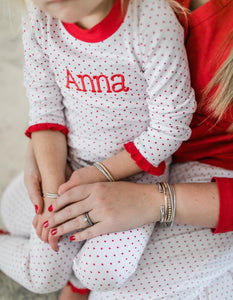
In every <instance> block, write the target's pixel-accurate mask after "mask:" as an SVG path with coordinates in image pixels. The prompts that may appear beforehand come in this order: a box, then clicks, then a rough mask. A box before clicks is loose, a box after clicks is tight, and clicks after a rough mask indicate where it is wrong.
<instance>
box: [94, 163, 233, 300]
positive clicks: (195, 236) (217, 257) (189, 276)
mask: <svg viewBox="0 0 233 300" xmlns="http://www.w3.org/2000/svg"><path fill="white" fill-rule="evenodd" d="M213 176H216V177H233V171H227V170H223V169H221V168H215V167H213V166H209V165H206V164H200V163H198V162H190V163H185V164H177V165H174V166H173V168H172V170H171V175H170V181H171V182H172V183H177V182H209V181H210V180H211V178H212V177H213ZM187 201H189V199H187ZM122 299H133V300H148V299H153V300H158V299H166V300H230V299H233V233H232V232H228V233H224V234H215V235H214V234H212V232H211V230H210V229H206V228H201V227H197V226H190V225H181V224H176V223H175V224H174V225H173V227H172V228H161V227H158V226H156V227H155V229H154V231H153V233H152V235H151V238H150V240H149V242H148V244H147V246H146V248H145V251H144V253H143V255H142V257H141V259H140V261H139V264H138V268H137V270H136V272H135V273H134V274H133V275H132V276H131V277H130V278H129V279H128V281H127V282H126V283H125V284H124V285H123V286H122V287H121V288H120V289H115V290H113V291H106V292H101V291H92V292H91V293H90V296H89V300H122Z"/></svg>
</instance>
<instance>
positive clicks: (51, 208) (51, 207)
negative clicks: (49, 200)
mask: <svg viewBox="0 0 233 300" xmlns="http://www.w3.org/2000/svg"><path fill="white" fill-rule="evenodd" d="M48 211H49V212H51V211H53V206H52V204H51V205H50V206H49V207H48Z"/></svg>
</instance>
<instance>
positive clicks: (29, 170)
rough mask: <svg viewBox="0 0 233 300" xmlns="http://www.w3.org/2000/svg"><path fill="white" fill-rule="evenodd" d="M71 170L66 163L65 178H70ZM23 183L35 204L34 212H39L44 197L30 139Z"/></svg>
mask: <svg viewBox="0 0 233 300" xmlns="http://www.w3.org/2000/svg"><path fill="white" fill-rule="evenodd" d="M71 174H72V170H71V167H70V165H69V164H68V163H67V165H66V180H69V179H70V176H71ZM24 183H25V186H26V188H27V191H28V194H29V198H30V200H31V202H32V204H33V205H34V206H35V212H36V213H37V214H41V213H42V212H43V208H44V199H43V197H42V179H41V175H40V171H39V168H38V165H37V162H36V158H35V153H34V151H33V148H32V142H31V140H30V141H29V143H28V147H27V152H26V159H25V166H24Z"/></svg>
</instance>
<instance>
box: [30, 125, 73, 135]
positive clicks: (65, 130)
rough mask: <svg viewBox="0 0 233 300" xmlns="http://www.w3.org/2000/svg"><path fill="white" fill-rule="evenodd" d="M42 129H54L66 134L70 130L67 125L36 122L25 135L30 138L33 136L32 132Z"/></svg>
mask: <svg viewBox="0 0 233 300" xmlns="http://www.w3.org/2000/svg"><path fill="white" fill-rule="evenodd" d="M41 130H54V131H61V132H62V133H64V134H65V135H67V134H68V133H69V130H68V128H67V127H65V126H63V125H60V124H54V123H41V124H35V125H32V126H30V127H29V128H28V129H27V130H26V132H25V135H26V136H27V137H29V138H31V134H32V132H35V131H41Z"/></svg>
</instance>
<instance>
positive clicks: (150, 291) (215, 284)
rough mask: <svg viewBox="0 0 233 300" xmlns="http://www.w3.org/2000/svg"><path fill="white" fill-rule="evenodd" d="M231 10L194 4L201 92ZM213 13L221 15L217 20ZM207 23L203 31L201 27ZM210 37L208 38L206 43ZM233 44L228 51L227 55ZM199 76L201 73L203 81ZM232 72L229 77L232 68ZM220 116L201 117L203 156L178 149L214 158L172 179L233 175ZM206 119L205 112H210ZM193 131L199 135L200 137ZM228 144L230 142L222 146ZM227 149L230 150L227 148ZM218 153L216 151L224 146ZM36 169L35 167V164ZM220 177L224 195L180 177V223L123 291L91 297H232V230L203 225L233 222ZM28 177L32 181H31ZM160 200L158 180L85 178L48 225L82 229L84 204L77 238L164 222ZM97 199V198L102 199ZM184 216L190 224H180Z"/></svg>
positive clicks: (192, 33) (163, 232)
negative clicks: (88, 181) (148, 182)
mask: <svg viewBox="0 0 233 300" xmlns="http://www.w3.org/2000/svg"><path fill="white" fill-rule="evenodd" d="M201 2H202V1H201ZM195 3H197V1H194V4H195ZM201 4H202V3H201ZM231 12H232V1H229V0H228V1H209V2H208V3H206V4H205V5H204V6H202V7H201V8H199V9H197V10H196V12H195V11H194V12H193V13H192V14H191V15H190V17H189V21H190V28H189V39H188V41H187V50H188V52H189V50H190V49H192V51H191V52H192V53H190V52H189V57H190V66H191V71H192V72H191V73H192V75H193V85H194V87H195V89H196V92H197V97H198V98H199V99H200V95H201V90H202V88H203V86H204V87H205V86H206V85H207V83H208V82H209V80H210V77H211V76H212V75H213V74H214V73H215V70H216V66H215V69H214V70H212V72H210V70H211V69H210V68H209V66H208V65H206V64H204V63H203V62H206V61H208V59H207V58H209V56H208V55H210V57H211V58H212V60H211V63H213V58H214V57H215V56H214V55H213V53H217V52H218V51H217V50H219V49H218V46H219V45H220V44H221V45H223V43H224V42H225V40H226V38H228V39H229V40H230V41H232V36H231V35H230V33H231V31H232V27H233V24H232V20H231V18H229V15H228V14H229V13H231ZM214 16H215V17H216V18H217V20H218V22H216V19H215V18H214ZM227 16H228V17H227ZM201 21H202V22H201ZM204 21H205V22H204ZM220 21H221V22H220ZM224 22H225V23H224ZM197 23H199V24H197ZM206 24H208V26H206ZM223 24H225V25H226V26H225V27H224V28H225V29H226V30H225V31H224V34H222V32H221V34H219V33H220V31H219V30H217V31H216V30H215V26H220V25H221V28H222V26H224V25H223ZM197 25H198V26H197ZM205 29H206V31H204V30H205ZM211 29H212V30H211ZM199 30H200V31H199ZM198 31H199V32H198ZM200 32H202V35H200ZM217 33H218V34H217ZM197 34H198V35H197ZM202 37H203V38H202ZM207 37H208V38H207ZM210 37H211V38H210ZM199 39H200V42H201V44H202V46H203V47H202V51H204V50H206V52H203V55H202V56H197V53H196V49H195V47H199V44H196V41H197V40H199ZM194 41H195V43H194ZM205 41H206V44H205V43H204V42H205ZM210 41H213V44H212V47H211V48H209V47H207V46H208V43H210ZM214 42H215V43H214ZM220 42H221V43H220ZM190 44H192V45H190ZM204 46H206V47H204ZM226 47H227V48H226V49H228V52H224V54H223V55H222V56H220V57H219V58H218V60H220V61H219V64H221V65H222V64H223V61H226V57H229V58H230V59H229V63H230V62H232V51H231V48H232V44H228V45H226ZM210 50H211V51H210ZM230 51H231V54H229V53H230ZM226 62H227V61H226ZM228 65H229V64H228ZM212 66H213V64H212ZM207 67H208V68H207ZM231 70H232V69H231ZM220 71H221V69H220ZM223 71H224V69H223ZM204 72H206V73H207V74H208V76H207V77H204V78H203V73H204ZM204 74H205V73H204ZM198 76H199V77H198ZM199 78H200V79H201V80H198V79H199ZM230 78H232V74H231V76H230ZM204 112H205V114H206V110H205V109H204V108H203V106H202V109H201V110H199V111H198V114H197V116H196V117H195V118H194V122H193V132H194V134H193V136H192V137H193V139H191V141H195V140H194V138H195V137H196V138H197V139H198V140H200V132H197V130H195V129H196V128H197V129H198V128H200V127H199V126H200V119H199V118H200V116H202V114H201V113H203V115H204ZM218 116H219V115H218ZM220 117H221V120H220V122H219V123H217V125H216V127H215V126H214V125H215V123H216V122H215V121H217V119H218V117H217V118H216V119H215V121H214V122H213V121H212V122H209V123H205V124H204V125H203V119H201V121H202V123H201V124H202V125H203V126H204V127H202V130H203V128H205V129H206V128H207V129H208V127H207V125H206V124H211V129H212V130H210V132H209V131H206V136H205V138H204V140H208V138H210V140H209V143H208V146H210V148H207V151H206V152H205V153H203V152H202V156H200V157H198V158H196V157H195V158H194V156H190V157H187V155H188V154H189V151H190V148H189V149H188V150H186V149H187V147H188V145H189V144H187V146H186V145H185V146H184V148H183V149H182V148H181V149H180V152H178V154H177V160H178V161H180V160H181V158H182V156H183V155H182V151H183V153H186V160H189V159H192V160H199V161H201V160H202V157H203V158H204V159H205V160H204V161H205V162H207V163H208V164H209V165H207V164H205V165H203V164H200V163H197V164H196V163H195V164H191V165H190V164H180V165H179V166H178V167H175V168H174V170H173V171H172V174H171V179H172V181H173V182H175V181H186V182H189V181H193V182H195V181H196V182H201V181H208V182H209V181H210V180H211V178H212V177H213V176H216V177H218V176H219V177H223V176H225V177H233V172H232V167H231V166H230V165H229V166H226V163H224V162H226V161H227V163H230V162H231V161H230V160H229V162H228V160H227V158H228V159H229V158H232V149H231V148H230V147H231V144H232V134H231V133H230V132H231V127H230V124H231V123H232V122H229V114H228V119H227V118H226V117H225V119H224V116H221V114H220ZM204 119H206V116H205V118H204ZM208 121H209V120H208ZM209 127H210V126H209ZM215 132H217V134H218V136H221V137H222V139H221V142H222V144H221V145H220V148H221V149H222V148H224V149H225V150H226V154H228V157H227V155H225V157H223V158H222V160H220V159H219V156H218V155H216V153H210V152H209V150H210V149H212V147H213V145H214V143H213V141H214V142H215V143H216V138H213V136H211V134H214V133H215ZM198 133H199V134H198ZM195 134H196V135H197V136H195ZM211 137H212V139H211ZM214 137H216V136H214ZM217 141H218V140H217ZM227 141H228V143H227ZM211 142H212V143H211ZM191 145H192V147H193V146H196V145H197V147H196V149H195V152H196V153H197V149H200V143H199V144H195V143H193V144H191ZM226 145H227V147H228V148H227V147H225V146H226ZM185 147H186V148H185ZM191 149H192V148H191ZM205 149H206V148H205ZM185 150H186V152H185ZM227 150H228V151H229V152H227ZM192 154H194V153H192ZM206 154H208V157H209V156H210V157H211V158H212V157H213V158H215V159H214V160H215V162H214V160H212V161H210V160H209V161H207V159H206ZM217 154H219V152H218V153H217ZM216 158H218V159H216ZM216 161H218V162H219V161H221V162H223V163H224V164H223V165H221V167H225V168H227V167H229V169H230V170H229V171H227V170H224V169H222V168H219V167H218V168H216V167H215V165H217V166H219V164H218V163H216ZM31 166H32V164H31ZM33 170H34V171H35V169H33ZM177 170H178V171H177ZM34 171H33V172H34ZM189 171H190V172H189ZM177 174H179V178H177ZM200 174H201V176H200ZM180 175H182V176H180ZM27 178H28V177H27ZM177 179H178V180H177ZM27 180H28V179H27ZM216 180H217V182H218V185H219V187H220V199H221V200H220V202H219V198H218V196H219V194H218V189H217V185H216V183H205V184H204V183H202V184H201V183H200V184H176V185H175V189H176V198H177V206H176V219H175V221H176V223H175V224H174V227H173V228H172V229H169V228H167V229H161V228H156V230H155V231H154V234H153V236H152V238H151V240H150V243H149V244H148V246H147V248H146V250H145V253H144V256H143V257H142V259H141V262H140V265H139V268H138V271H137V272H136V274H135V275H134V276H132V278H131V279H130V280H129V281H128V282H127V283H126V284H125V285H124V286H123V287H122V288H121V289H120V290H116V291H114V292H107V291H103V292H98V291H94V292H92V293H91V294H90V299H124V298H125V299H127V298H128V299H130V298H133V299H158V298H166V297H167V298H168V299H200V298H203V299H205V298H208V297H210V295H211V296H212V297H213V299H223V298H225V299H230V297H231V295H232V293H233V291H232V286H233V285H232V276H231V270H232V269H233V266H232V240H233V236H232V233H226V234H223V235H215V236H213V235H212V234H211V231H210V230H209V229H204V228H201V227H199V226H203V227H206V228H207V227H209V228H216V230H215V232H221V231H228V230H231V229H232V223H233V222H232V220H233V218H232V215H231V211H230V209H229V210H228V213H226V209H225V207H226V205H225V204H226V203H225V202H226V201H229V199H230V197H226V196H225V197H222V192H223V188H224V187H225V189H226V191H227V192H228V193H229V194H230V192H232V185H230V184H231V183H232V180H227V179H216ZM29 181H30V182H32V180H29ZM35 183H36V187H38V184H37V183H38V177H36V181H35ZM64 191H65V188H64V187H63V190H61V193H62V194H63V193H64ZM33 193H34V194H35V189H33ZM228 196H229V195H228ZM36 199H37V200H36V201H39V199H40V198H39V196H38V194H36ZM78 200H80V201H78ZM81 200H82V201H81ZM162 202H163V195H162V194H161V193H159V191H158V189H157V188H156V186H152V185H148V186H144V185H135V184H131V183H126V182H123V183H121V182H119V183H106V184H101V185H99V184H97V185H96V184H94V185H85V186H80V187H75V188H73V189H72V190H70V191H69V192H68V193H64V194H63V195H62V196H61V197H60V198H59V199H58V200H57V201H56V202H54V204H53V211H56V210H58V209H60V208H61V207H62V206H63V205H66V204H70V203H71V206H70V208H69V211H72V212H73V213H72V214H69V216H68V217H67V214H66V209H67V208H66V209H65V210H61V211H60V212H58V213H57V214H55V215H52V217H51V219H49V224H50V226H51V227H54V226H56V228H57V236H59V235H62V234H64V233H65V232H70V231H71V230H73V229H74V228H75V229H77V228H83V227H85V226H86V223H85V220H84V217H83V213H85V212H86V211H87V207H88V211H89V216H90V217H91V219H92V221H93V222H94V223H96V224H95V225H94V226H92V227H89V228H88V229H86V230H84V231H81V232H79V233H78V234H76V239H77V240H84V239H86V238H91V237H94V236H97V235H99V234H103V233H107V232H113V231H117V230H127V229H130V228H134V227H137V226H139V225H142V224H145V223H148V222H151V221H154V222H156V221H159V219H160V210H159V206H160V204H161V203H162ZM38 203H39V202H37V204H36V205H38ZM72 203H73V204H72ZM96 203H98V206H97V205H96ZM228 203H229V205H231V207H232V203H231V202H230V201H229V202H228ZM90 205H91V209H90ZM219 205H220V209H219ZM38 209H39V211H40V210H41V205H40V204H39V206H38ZM224 210H225V211H224ZM119 216H120V217H119ZM224 218H225V219H227V221H229V223H227V222H222V219H224ZM67 219H68V220H71V222H66V223H65V224H63V225H62V226H57V225H58V224H60V223H63V222H64V221H66V220H67ZM72 220H73V224H72ZM179 223H180V224H192V225H193V226H188V225H180V224H179ZM74 224H75V227H74ZM196 225H197V226H196Z"/></svg>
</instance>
